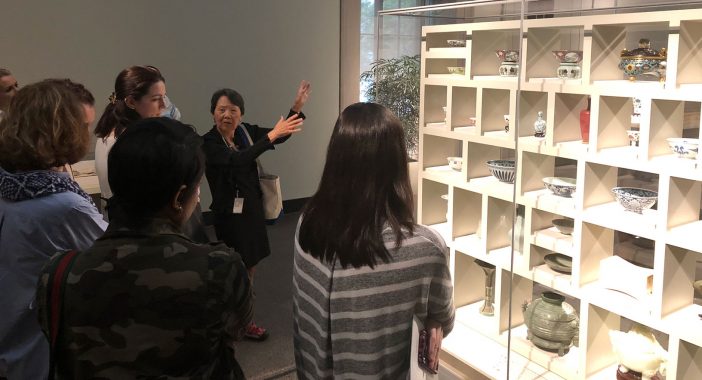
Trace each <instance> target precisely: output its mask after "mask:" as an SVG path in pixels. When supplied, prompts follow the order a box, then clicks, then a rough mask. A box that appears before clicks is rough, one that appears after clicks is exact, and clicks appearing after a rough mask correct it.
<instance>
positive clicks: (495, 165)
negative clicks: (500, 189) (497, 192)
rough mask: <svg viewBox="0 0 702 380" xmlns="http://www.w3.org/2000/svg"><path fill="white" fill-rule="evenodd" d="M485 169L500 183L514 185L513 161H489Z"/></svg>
mask: <svg viewBox="0 0 702 380" xmlns="http://www.w3.org/2000/svg"><path fill="white" fill-rule="evenodd" d="M487 167H488V170H490V174H492V175H493V176H494V177H495V178H497V179H498V180H500V182H504V183H514V160H490V161H488V162H487Z"/></svg>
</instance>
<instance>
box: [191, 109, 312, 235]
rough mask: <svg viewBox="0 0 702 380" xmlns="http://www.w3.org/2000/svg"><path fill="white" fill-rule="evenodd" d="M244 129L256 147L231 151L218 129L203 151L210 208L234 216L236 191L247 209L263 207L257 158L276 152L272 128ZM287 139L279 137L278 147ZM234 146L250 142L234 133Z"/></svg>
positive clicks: (248, 126)
mask: <svg viewBox="0 0 702 380" xmlns="http://www.w3.org/2000/svg"><path fill="white" fill-rule="evenodd" d="M294 114H295V112H293V111H292V110H290V112H289V113H288V117H290V116H292V115H294ZM300 117H302V118H303V119H304V118H305V115H304V114H303V113H300ZM242 127H243V128H246V130H247V131H248V132H249V135H250V136H251V140H253V145H252V146H250V147H248V148H244V149H239V150H232V149H229V148H228V147H227V145H226V143H225V142H224V140H223V139H222V135H221V134H220V133H219V131H218V130H217V127H216V126H213V127H212V129H211V130H210V131H209V132H207V133H206V134H205V135H204V136H203V138H204V144H203V150H204V152H205V158H206V169H205V176H206V177H207V182H208V183H209V185H210V191H211V192H212V205H211V206H210V209H211V210H212V211H214V212H218V213H228V214H231V213H232V208H233V207H234V196H235V194H236V193H237V191H238V192H239V195H238V196H239V197H242V198H244V207H245V209H249V208H260V209H262V207H263V205H262V203H261V186H260V184H259V180H258V174H259V173H258V168H257V167H256V158H258V156H260V155H261V154H262V153H263V152H265V151H267V150H269V149H275V147H274V144H273V143H271V142H270V140H268V136H267V135H268V132H270V131H271V129H272V128H261V127H259V126H258V125H252V124H248V123H242V124H241V125H240V126H239V128H242ZM288 138H290V136H286V137H283V138H280V139H278V140H276V141H275V144H281V143H283V142H285V141H286V140H287V139H288ZM234 143H235V144H236V145H238V146H246V145H248V142H246V143H245V142H244V141H241V136H240V135H239V134H238V133H235V139H234ZM245 214H246V212H245ZM256 214H258V213H256ZM261 215H262V213H261ZM256 219H258V218H256ZM252 222H254V223H255V222H256V221H252Z"/></svg>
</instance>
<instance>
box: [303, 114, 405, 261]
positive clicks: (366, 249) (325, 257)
mask: <svg viewBox="0 0 702 380" xmlns="http://www.w3.org/2000/svg"><path fill="white" fill-rule="evenodd" d="M412 205H413V202H412V188H411V186H410V181H409V173H408V168H407V150H406V149H405V137H404V130H403V127H402V123H401V122H400V120H399V119H398V118H397V117H396V116H395V115H394V114H393V113H392V112H391V111H390V110H388V109H387V108H386V107H384V106H382V105H380V104H375V103H356V104H353V105H350V106H348V107H347V108H346V109H345V110H344V111H343V112H342V113H341V115H340V116H339V118H338V119H337V121H336V125H335V126H334V131H333V132H332V136H331V140H330V141H329V147H328V149H327V160H326V164H325V166H324V171H323V174H322V180H321V182H320V184H319V188H318V189H317V192H316V193H315V194H314V196H313V197H312V199H311V201H310V203H309V205H308V207H307V209H306V210H305V213H304V219H303V222H302V225H301V227H300V244H301V247H302V248H303V250H305V251H306V252H309V253H310V254H311V255H312V256H314V257H317V258H319V259H320V260H322V261H326V262H331V261H333V260H334V258H335V257H338V258H339V260H340V262H341V265H342V266H344V267H346V266H349V265H350V266H353V267H356V268H358V267H362V266H366V265H367V266H371V267H373V266H374V265H375V264H376V263H377V262H378V260H380V261H383V262H387V261H388V260H389V259H390V253H389V252H388V250H387V248H385V246H384V244H383V239H382V236H381V232H382V230H383V228H384V226H386V225H388V226H390V227H391V228H392V231H393V233H394V234H395V237H396V241H397V243H399V242H400V240H401V238H402V232H401V229H402V228H403V227H404V228H406V229H407V230H409V231H412V229H413V226H414V216H413V206H412Z"/></svg>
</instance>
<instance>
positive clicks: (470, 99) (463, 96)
mask: <svg viewBox="0 0 702 380" xmlns="http://www.w3.org/2000/svg"><path fill="white" fill-rule="evenodd" d="M451 91H453V93H452V96H451V114H450V117H449V119H450V125H451V129H452V130H454V131H456V132H461V133H466V134H471V135H474V134H477V132H478V131H477V128H478V127H477V125H476V123H477V121H476V120H477V108H476V104H477V97H478V95H477V89H476V88H474V87H459V86H454V87H451Z"/></svg>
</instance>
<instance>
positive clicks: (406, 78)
mask: <svg viewBox="0 0 702 380" xmlns="http://www.w3.org/2000/svg"><path fill="white" fill-rule="evenodd" d="M419 76H420V68H419V55H414V56H407V55H403V56H401V57H397V58H389V59H385V58H381V59H378V60H377V61H375V62H373V63H372V64H371V67H370V69H369V70H368V71H364V72H363V73H362V74H361V81H362V82H363V83H365V84H366V85H367V87H366V89H365V91H364V94H365V96H366V99H368V101H370V102H374V103H379V104H382V105H384V106H386V107H388V108H389V109H390V110H391V111H392V112H393V113H395V115H397V117H398V118H399V119H400V121H402V124H403V126H404V128H405V139H406V141H407V153H408V154H409V157H410V158H411V159H413V160H416V159H417V153H418V145H419V133H418V124H419Z"/></svg>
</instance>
